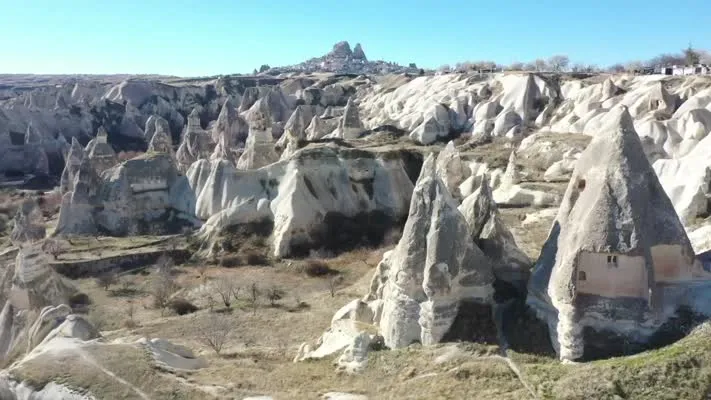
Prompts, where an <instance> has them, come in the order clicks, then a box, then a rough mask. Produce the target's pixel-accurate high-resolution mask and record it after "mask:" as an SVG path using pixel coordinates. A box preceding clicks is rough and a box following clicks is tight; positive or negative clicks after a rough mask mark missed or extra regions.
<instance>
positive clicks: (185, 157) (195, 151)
mask: <svg viewBox="0 0 711 400" xmlns="http://www.w3.org/2000/svg"><path fill="white" fill-rule="evenodd" d="M212 151H213V148H212V143H211V139H210V135H209V134H208V133H207V132H205V130H203V129H202V126H200V115H199V112H198V110H197V109H196V108H194V109H193V111H192V112H190V115H189V116H188V125H187V127H186V128H185V134H184V135H183V141H182V142H181V143H180V146H179V147H178V151H177V152H176V153H175V157H176V159H177V161H178V169H179V170H180V171H181V172H185V171H187V170H188V168H190V166H191V165H192V164H193V163H194V162H195V161H197V160H200V159H206V158H208V157H210V154H211V153H212Z"/></svg>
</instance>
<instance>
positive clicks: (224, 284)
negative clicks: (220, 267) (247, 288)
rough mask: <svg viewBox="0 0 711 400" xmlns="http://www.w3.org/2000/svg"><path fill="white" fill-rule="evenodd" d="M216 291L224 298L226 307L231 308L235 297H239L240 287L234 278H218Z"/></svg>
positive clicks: (223, 301)
mask: <svg viewBox="0 0 711 400" xmlns="http://www.w3.org/2000/svg"><path fill="white" fill-rule="evenodd" d="M215 291H216V292H217V294H218V295H219V296H220V298H221V299H222V303H223V304H224V305H225V307H226V308H230V307H231V306H232V298H233V297H234V299H235V300H237V299H238V297H237V296H238V295H239V287H238V286H237V283H236V282H235V280H234V279H231V278H222V279H218V280H217V282H215Z"/></svg>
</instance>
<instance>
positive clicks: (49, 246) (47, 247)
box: [42, 239, 64, 260]
mask: <svg viewBox="0 0 711 400" xmlns="http://www.w3.org/2000/svg"><path fill="white" fill-rule="evenodd" d="M63 247H64V246H62V243H61V242H60V241H59V240H57V239H45V241H44V243H43V244H42V250H44V251H45V252H47V253H48V254H51V255H52V257H54V259H55V260H56V259H57V258H58V257H59V255H60V254H61V253H62V251H63V250H64V248H63Z"/></svg>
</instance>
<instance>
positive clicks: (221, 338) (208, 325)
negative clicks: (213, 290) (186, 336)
mask: <svg viewBox="0 0 711 400" xmlns="http://www.w3.org/2000/svg"><path fill="white" fill-rule="evenodd" d="M210 315H211V316H210V318H209V319H208V321H205V322H204V323H202V324H201V323H200V322H199V321H198V320H197V319H195V320H194V321H193V326H195V329H196V334H197V338H198V340H200V341H201V342H202V343H204V344H206V345H207V346H209V347H210V348H211V349H212V350H214V351H215V354H217V355H218V356H219V355H220V352H221V351H222V349H223V348H224V346H225V344H226V343H227V342H228V340H229V334H230V332H231V331H232V322H231V321H230V320H229V319H228V318H224V317H222V316H219V315H217V314H210Z"/></svg>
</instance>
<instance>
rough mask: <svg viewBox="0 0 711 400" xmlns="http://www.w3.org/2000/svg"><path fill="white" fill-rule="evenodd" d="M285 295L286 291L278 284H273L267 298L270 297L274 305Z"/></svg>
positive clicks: (270, 302) (270, 301) (271, 303)
mask: <svg viewBox="0 0 711 400" xmlns="http://www.w3.org/2000/svg"><path fill="white" fill-rule="evenodd" d="M283 297H284V291H283V290H281V289H279V288H278V287H276V286H272V287H271V288H270V289H269V290H267V299H269V304H270V305H271V306H272V307H274V306H275V305H276V303H277V302H278V301H279V300H281V299H282V298H283Z"/></svg>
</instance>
